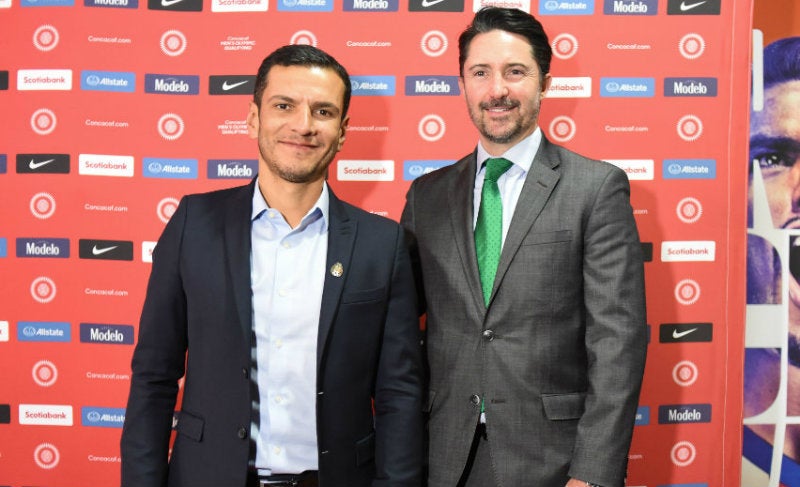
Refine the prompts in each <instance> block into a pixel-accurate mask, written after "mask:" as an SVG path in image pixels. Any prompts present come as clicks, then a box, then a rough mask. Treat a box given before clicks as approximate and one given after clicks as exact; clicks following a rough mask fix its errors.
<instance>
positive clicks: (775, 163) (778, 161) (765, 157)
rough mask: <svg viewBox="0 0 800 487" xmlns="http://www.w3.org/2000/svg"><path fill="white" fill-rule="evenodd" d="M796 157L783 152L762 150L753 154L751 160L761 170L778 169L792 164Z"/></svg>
mask: <svg viewBox="0 0 800 487" xmlns="http://www.w3.org/2000/svg"><path fill="white" fill-rule="evenodd" d="M797 159H798V158H797V157H796V156H795V157H792V156H791V155H790V154H786V153H784V152H764V153H760V154H754V155H753V156H752V161H753V162H755V163H757V164H758V167H760V168H761V169H762V170H768V171H779V170H781V169H787V168H790V167H792V166H793V165H794V163H795V161H797Z"/></svg>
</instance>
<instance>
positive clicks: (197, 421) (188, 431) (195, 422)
mask: <svg viewBox="0 0 800 487" xmlns="http://www.w3.org/2000/svg"><path fill="white" fill-rule="evenodd" d="M204 426H205V421H204V420H203V418H201V417H200V416H195V415H194V414H192V413H189V412H187V411H181V412H180V415H179V416H178V424H177V425H175V429H176V430H177V431H178V433H179V434H181V435H183V436H185V437H187V438H189V439H190V440H194V441H200V440H202V439H203V427H204Z"/></svg>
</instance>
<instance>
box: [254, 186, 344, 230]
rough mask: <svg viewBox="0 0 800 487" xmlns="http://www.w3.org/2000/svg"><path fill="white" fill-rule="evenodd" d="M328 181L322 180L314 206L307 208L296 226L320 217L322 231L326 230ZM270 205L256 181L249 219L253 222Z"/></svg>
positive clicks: (328, 197)
mask: <svg viewBox="0 0 800 487" xmlns="http://www.w3.org/2000/svg"><path fill="white" fill-rule="evenodd" d="M328 191H329V190H328V183H327V182H325V181H323V182H322V192H321V193H320V195H319V198H318V199H317V202H316V203H314V206H312V207H311V209H310V210H308V213H306V215H305V216H304V217H303V220H302V221H301V223H300V225H298V228H302V227H305V226H308V225H309V224H310V223H312V222H314V221H316V220H317V219H318V218H322V231H323V232H324V231H327V230H328V214H329V207H330V194H329V192H328ZM269 209H270V207H269V205H268V204H267V200H265V199H264V195H263V194H261V191H260V190H259V189H258V182H257V181H256V185H255V189H254V191H253V212H252V214H251V215H250V221H251V222H254V221H256V220H258V219H259V218H260V217H261V215H263V214H264V213H265V212H266V211H267V210H269Z"/></svg>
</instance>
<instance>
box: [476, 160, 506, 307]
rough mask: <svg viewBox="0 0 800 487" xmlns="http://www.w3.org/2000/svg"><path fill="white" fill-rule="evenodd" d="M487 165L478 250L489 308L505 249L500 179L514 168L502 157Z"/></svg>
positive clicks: (479, 218)
mask: <svg viewBox="0 0 800 487" xmlns="http://www.w3.org/2000/svg"><path fill="white" fill-rule="evenodd" d="M485 164H486V173H485V176H484V178H483V189H481V205H480V208H479V209H478V221H477V222H476V223H475V250H476V251H477V254H478V271H479V272H480V275H481V287H482V288H483V300H484V302H485V303H486V304H487V305H488V304H489V297H491V295H492V286H494V276H495V274H497V264H498V263H499V262H500V250H501V249H502V247H503V202H502V200H501V198H500V189H499V188H498V187H497V179H498V178H499V177H500V176H502V175H503V173H504V172H506V171H508V169H509V168H510V167H511V166H512V165H513V164H512V163H511V161H509V160H507V159H503V158H502V157H501V158H496V159H487V160H486V163H485Z"/></svg>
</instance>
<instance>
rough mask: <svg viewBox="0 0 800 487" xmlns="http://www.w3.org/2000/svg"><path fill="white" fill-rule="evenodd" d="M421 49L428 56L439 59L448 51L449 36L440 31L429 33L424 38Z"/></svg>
mask: <svg viewBox="0 0 800 487" xmlns="http://www.w3.org/2000/svg"><path fill="white" fill-rule="evenodd" d="M420 47H421V48H422V52H424V53H425V55H426V56H430V57H439V56H441V55H442V54H444V53H445V51H447V36H446V35H445V34H444V32H442V31H439V30H431V31H428V32H426V33H425V35H423V36H422V40H421V41H420Z"/></svg>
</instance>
